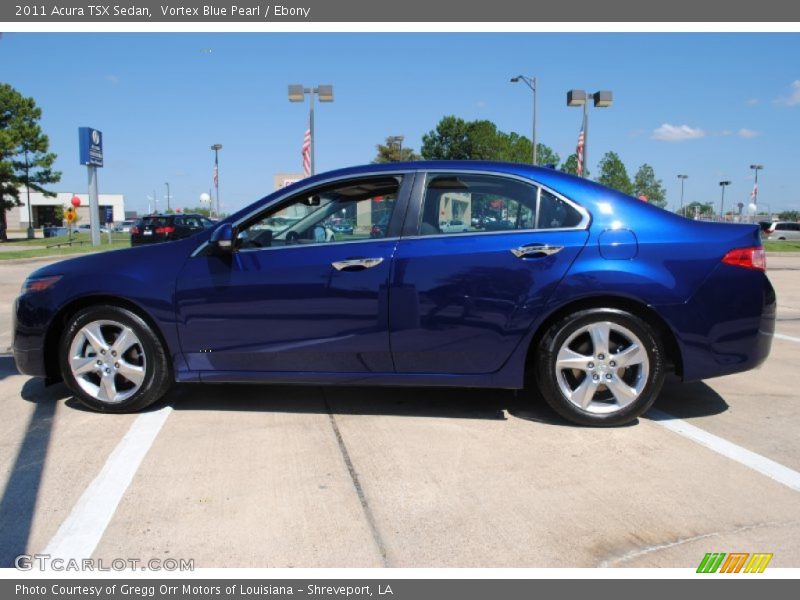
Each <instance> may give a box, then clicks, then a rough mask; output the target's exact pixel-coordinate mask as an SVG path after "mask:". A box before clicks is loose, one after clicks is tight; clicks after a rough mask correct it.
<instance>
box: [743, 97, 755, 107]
mask: <svg viewBox="0 0 800 600" xmlns="http://www.w3.org/2000/svg"><path fill="white" fill-rule="evenodd" d="M745 104H747V106H755V105H756V104H758V98H750V99H749V100H748V101H747V102H746V103H745Z"/></svg>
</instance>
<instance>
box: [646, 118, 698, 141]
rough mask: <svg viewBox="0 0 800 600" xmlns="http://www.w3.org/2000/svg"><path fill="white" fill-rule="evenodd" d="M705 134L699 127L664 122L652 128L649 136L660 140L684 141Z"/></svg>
mask: <svg viewBox="0 0 800 600" xmlns="http://www.w3.org/2000/svg"><path fill="white" fill-rule="evenodd" d="M705 136H706V132H705V131H703V130H702V129H700V128H699V127H689V126H688V125H670V124H669V123H664V124H663V125H661V127H659V128H657V129H655V130H653V135H651V136H650V137H651V138H652V139H654V140H660V141H662V142H685V141H686V140H696V139H699V138H702V137H705Z"/></svg>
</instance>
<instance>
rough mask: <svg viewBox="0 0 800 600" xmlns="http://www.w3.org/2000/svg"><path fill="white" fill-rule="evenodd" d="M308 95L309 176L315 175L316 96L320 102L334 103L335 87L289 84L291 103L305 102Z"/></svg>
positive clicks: (328, 85)
mask: <svg viewBox="0 0 800 600" xmlns="http://www.w3.org/2000/svg"><path fill="white" fill-rule="evenodd" d="M306 94H308V96H309V101H310V104H309V109H308V130H309V132H310V134H311V144H310V147H309V152H308V154H309V163H310V169H309V174H310V175H313V174H314V173H315V170H314V147H315V145H316V140H315V138H314V96H315V95H316V96H317V98H318V99H319V101H320V102H333V86H332V85H330V84H325V85H318V86H317V87H310V88H308V87H304V86H303V85H302V84H300V83H292V84H289V102H303V101H304V100H305V97H306Z"/></svg>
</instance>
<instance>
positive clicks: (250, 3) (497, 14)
mask: <svg viewBox="0 0 800 600" xmlns="http://www.w3.org/2000/svg"><path fill="white" fill-rule="evenodd" d="M162 2H163V0H162V1H159V0H156V1H153V0H129V1H124V2H119V3H109V4H103V3H101V2H97V0H95V1H93V2H86V1H85V0H83V1H81V0H59V1H54V0H36V1H35V2H34V1H30V2H27V3H26V2H22V3H20V2H12V3H9V4H6V3H5V2H4V3H2V4H1V5H0V20H2V21H4V22H8V23H15V22H17V23H23V22H24V23H36V22H40V23H47V22H49V23H53V22H100V23H124V22H129V23H136V22H145V23H146V22H175V23H177V22H184V23H187V22H254V23H256V22H273V23H274V22H278V23H279V22H289V21H293V22H323V23H325V22H327V23H337V22H338V23H341V22H416V23H422V22H441V23H445V22H447V23H455V22H462V23H475V22H487V23H492V22H533V23H536V22H575V23H579V22H628V23H631V22H713V23H737V22H739V23H741V22H781V23H786V22H798V21H800V3H797V2H786V1H785V0H761V1H760V2H758V4H757V6H756V5H753V3H752V2H744V1H742V0H730V1H728V2H725V3H719V2H708V1H707V2H698V1H697V0H671V1H670V2H641V0H605V1H603V2H601V1H599V0H571V1H570V2H541V1H540V2H519V0H492V1H491V2H479V1H476V0H461V1H456V0H438V1H431V0H402V1H398V2H375V1H374V0H307V1H305V2H291V1H289V2H284V3H282V4H266V3H260V2H257V1H254V0H244V1H243V2H239V3H235V4H234V3H232V2H220V1H213V0H212V1H210V2H203V3H202V4H200V3H188V2H184V3H180V2H177V1H176V2H174V3H171V4H165V3H162Z"/></svg>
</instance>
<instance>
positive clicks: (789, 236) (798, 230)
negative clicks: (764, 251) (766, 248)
mask: <svg viewBox="0 0 800 600" xmlns="http://www.w3.org/2000/svg"><path fill="white" fill-rule="evenodd" d="M765 235H766V236H767V239H768V240H800V223H793V222H792V221H776V222H775V223H772V224H771V225H770V226H769V229H767V231H766V232H765Z"/></svg>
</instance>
